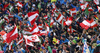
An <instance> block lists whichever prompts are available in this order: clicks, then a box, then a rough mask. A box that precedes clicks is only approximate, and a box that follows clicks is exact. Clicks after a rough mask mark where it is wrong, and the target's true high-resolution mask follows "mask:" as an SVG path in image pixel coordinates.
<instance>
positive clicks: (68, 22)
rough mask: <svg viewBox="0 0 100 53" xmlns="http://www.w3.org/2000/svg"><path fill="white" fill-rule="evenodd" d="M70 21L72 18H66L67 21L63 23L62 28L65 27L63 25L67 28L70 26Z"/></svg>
mask: <svg viewBox="0 0 100 53" xmlns="http://www.w3.org/2000/svg"><path fill="white" fill-rule="evenodd" d="M72 21H73V17H70V18H67V21H65V22H64V23H63V25H64V26H65V25H67V26H69V25H71V23H72Z"/></svg>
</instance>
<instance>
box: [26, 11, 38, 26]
mask: <svg viewBox="0 0 100 53" xmlns="http://www.w3.org/2000/svg"><path fill="white" fill-rule="evenodd" d="M38 13H39V12H38V11H35V12H29V13H28V14H27V15H28V19H29V21H30V23H31V25H33V23H34V22H35V19H36V18H37V17H38V16H39V14H38Z"/></svg>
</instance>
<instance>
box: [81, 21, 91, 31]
mask: <svg viewBox="0 0 100 53" xmlns="http://www.w3.org/2000/svg"><path fill="white" fill-rule="evenodd" d="M80 26H81V27H82V28H84V29H86V30H87V29H88V28H89V27H90V22H89V20H84V21H83V22H82V23H80Z"/></svg>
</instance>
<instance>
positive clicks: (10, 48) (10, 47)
mask: <svg viewBox="0 0 100 53" xmlns="http://www.w3.org/2000/svg"><path fill="white" fill-rule="evenodd" d="M12 44H13V41H12V42H11V43H10V44H9V50H12V47H13V46H12Z"/></svg>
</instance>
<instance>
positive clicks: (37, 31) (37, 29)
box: [30, 23, 39, 34]
mask: <svg viewBox="0 0 100 53" xmlns="http://www.w3.org/2000/svg"><path fill="white" fill-rule="evenodd" d="M30 32H31V33H32V34H38V33H39V28H38V26H37V24H36V23H35V24H34V26H33V28H32V29H31V30H30Z"/></svg>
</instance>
